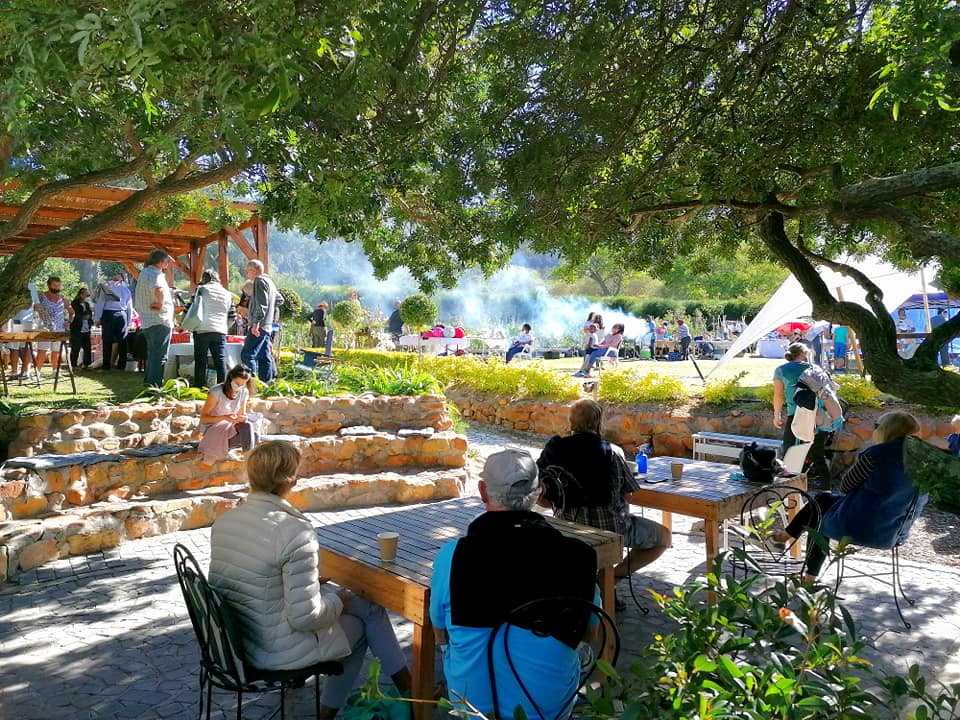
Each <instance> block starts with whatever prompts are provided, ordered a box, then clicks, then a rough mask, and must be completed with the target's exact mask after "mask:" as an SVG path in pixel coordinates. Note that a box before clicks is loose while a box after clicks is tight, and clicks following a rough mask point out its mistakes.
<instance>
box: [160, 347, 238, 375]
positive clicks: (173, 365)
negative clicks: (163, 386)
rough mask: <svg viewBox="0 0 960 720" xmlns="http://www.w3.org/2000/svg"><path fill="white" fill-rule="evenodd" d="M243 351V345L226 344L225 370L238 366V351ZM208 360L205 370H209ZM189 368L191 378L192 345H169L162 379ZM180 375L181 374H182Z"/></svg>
mask: <svg viewBox="0 0 960 720" xmlns="http://www.w3.org/2000/svg"><path fill="white" fill-rule="evenodd" d="M242 349H243V343H227V344H226V351H227V370H229V369H230V368H232V367H233V366H234V365H239V364H240V351H241V350H242ZM211 367H212V366H211V365H210V360H209V358H208V359H207V368H208V369H210V368H211ZM187 368H189V373H188V374H189V375H190V376H193V343H192V342H185V343H172V344H171V345H170V353H169V357H167V364H166V365H165V366H164V370H163V377H164V378H166V379H167V380H169V379H170V378H173V377H176V376H177V371H178V369H179V370H186V369H187ZM180 374H183V373H182V372H181V373H180Z"/></svg>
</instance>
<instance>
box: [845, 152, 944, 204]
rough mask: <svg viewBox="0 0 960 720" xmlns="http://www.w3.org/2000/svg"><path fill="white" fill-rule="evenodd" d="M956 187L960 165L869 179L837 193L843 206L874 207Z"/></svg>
mask: <svg viewBox="0 0 960 720" xmlns="http://www.w3.org/2000/svg"><path fill="white" fill-rule="evenodd" d="M955 187H960V162H955V163H948V164H947V165H939V166H937V167H929V168H921V169H920V170H914V171H912V172H906V173H902V174H900V175H892V176H890V177H883V178H870V179H869V180H863V181H862V182H858V183H854V184H852V185H847V186H845V187H842V188H840V189H839V190H838V193H839V195H840V201H841V203H842V204H844V205H877V204H879V203H885V202H891V201H893V200H900V199H902V198H905V197H910V196H912V195H919V194H921V193H930V192H940V191H942V190H949V189H951V188H955Z"/></svg>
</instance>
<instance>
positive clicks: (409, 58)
mask: <svg viewBox="0 0 960 720" xmlns="http://www.w3.org/2000/svg"><path fill="white" fill-rule="evenodd" d="M436 11H437V3H436V0H428V2H424V3H422V4H421V5H420V11H419V12H418V13H417V17H416V20H414V25H413V28H412V29H411V30H410V37H408V38H407V44H406V46H404V48H403V53H401V55H400V57H398V58H397V60H396V62H395V63H394V64H393V67H394V68H396V70H397V72H398V73H400V74H402V73H404V72H406V70H407V68H408V67H409V66H410V63H412V62H413V59H414V57H416V55H417V50H418V49H419V48H420V40H421V39H422V38H423V31H424V30H425V29H426V27H427V23H429V22H430V19H431V18H432V17H433V15H434V13H436Z"/></svg>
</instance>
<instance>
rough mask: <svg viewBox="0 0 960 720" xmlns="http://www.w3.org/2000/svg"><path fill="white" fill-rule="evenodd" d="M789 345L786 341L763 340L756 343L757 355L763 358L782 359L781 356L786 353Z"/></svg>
mask: <svg viewBox="0 0 960 720" xmlns="http://www.w3.org/2000/svg"><path fill="white" fill-rule="evenodd" d="M789 344H790V342H789V341H788V340H770V339H767V338H765V339H763V340H758V341H757V355H759V356H760V357H765V358H779V359H780V360H782V359H783V354H784V353H785V352H786V351H787V346H788V345H789Z"/></svg>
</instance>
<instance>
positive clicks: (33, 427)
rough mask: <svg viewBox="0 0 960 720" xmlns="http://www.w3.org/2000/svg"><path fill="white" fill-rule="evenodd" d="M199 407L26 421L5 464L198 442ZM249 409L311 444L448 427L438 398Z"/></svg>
mask: <svg viewBox="0 0 960 720" xmlns="http://www.w3.org/2000/svg"><path fill="white" fill-rule="evenodd" d="M202 406H203V403H202V402H201V401H196V402H194V401H179V402H173V401H172V402H164V403H158V404H154V403H146V402H143V403H130V404H127V405H118V406H103V407H101V408H97V409H91V410H52V411H50V412H45V413H40V414H37V415H27V416H24V417H21V418H18V420H17V421H16V423H15V425H14V427H12V428H10V429H8V436H9V438H10V441H9V446H8V449H7V457H30V456H32V455H39V454H42V453H54V454H58V455H65V454H68V453H75V452H85V451H91V450H92V451H98V452H116V451H117V450H122V449H125V448H134V447H146V446H149V445H157V444H164V443H184V442H191V441H197V440H199V439H200V430H199V425H200V408H201V407H202ZM249 409H250V410H251V411H255V412H259V413H262V414H263V415H264V417H265V418H266V428H265V432H267V433H270V434H275V435H302V436H304V437H314V436H317V435H325V434H332V433H336V432H337V431H338V430H340V429H341V428H344V427H354V426H357V425H370V426H373V427H375V428H377V429H378V430H398V429H401V428H423V427H432V428H433V429H434V430H438V431H440V430H449V429H450V428H451V427H452V423H451V421H450V415H449V413H448V412H447V408H446V403H445V400H444V398H443V396H442V395H420V396H417V397H392V396H375V395H361V396H360V397H354V396H351V395H346V396H339V397H319V398H313V397H299V398H274V399H261V398H254V399H253V400H252V401H251V402H250V407H249Z"/></svg>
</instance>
